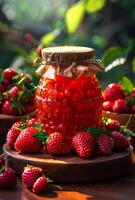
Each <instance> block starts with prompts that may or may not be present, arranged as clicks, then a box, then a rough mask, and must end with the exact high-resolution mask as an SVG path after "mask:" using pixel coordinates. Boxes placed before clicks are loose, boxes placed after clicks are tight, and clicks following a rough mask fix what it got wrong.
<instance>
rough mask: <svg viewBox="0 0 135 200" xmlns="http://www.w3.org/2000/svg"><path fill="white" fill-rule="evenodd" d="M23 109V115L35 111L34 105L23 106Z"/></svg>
mask: <svg viewBox="0 0 135 200" xmlns="http://www.w3.org/2000/svg"><path fill="white" fill-rule="evenodd" d="M24 109H25V114H29V113H31V112H33V111H35V109H36V108H35V105H34V104H25V105H24Z"/></svg>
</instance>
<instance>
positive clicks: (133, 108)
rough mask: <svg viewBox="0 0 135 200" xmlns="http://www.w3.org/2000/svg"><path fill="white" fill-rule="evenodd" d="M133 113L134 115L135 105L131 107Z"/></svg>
mask: <svg viewBox="0 0 135 200" xmlns="http://www.w3.org/2000/svg"><path fill="white" fill-rule="evenodd" d="M131 113H132V114H135V105H133V106H132V107H131Z"/></svg>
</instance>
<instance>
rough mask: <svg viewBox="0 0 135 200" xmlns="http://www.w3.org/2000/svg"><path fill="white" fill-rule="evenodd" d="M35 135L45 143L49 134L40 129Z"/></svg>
mask: <svg viewBox="0 0 135 200" xmlns="http://www.w3.org/2000/svg"><path fill="white" fill-rule="evenodd" d="M34 137H35V138H37V139H38V140H39V141H41V142H44V143H45V142H46V140H47V139H48V137H49V136H48V133H46V132H43V131H39V132H37V133H35V134H34Z"/></svg>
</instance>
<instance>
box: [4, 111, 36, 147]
mask: <svg viewBox="0 0 135 200" xmlns="http://www.w3.org/2000/svg"><path fill="white" fill-rule="evenodd" d="M28 116H30V117H34V116H35V112H32V113H29V114H28V115H23V116H12V115H4V114H0V146H2V145H3V144H4V143H5V141H6V135H7V132H8V130H9V129H10V128H11V126H12V125H13V124H14V123H15V122H17V121H19V120H20V119H22V118H27V117H28Z"/></svg>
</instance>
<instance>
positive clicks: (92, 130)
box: [87, 127, 111, 137]
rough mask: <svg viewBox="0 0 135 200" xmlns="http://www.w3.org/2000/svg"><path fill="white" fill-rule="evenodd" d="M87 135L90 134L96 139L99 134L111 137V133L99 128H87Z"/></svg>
mask: <svg viewBox="0 0 135 200" xmlns="http://www.w3.org/2000/svg"><path fill="white" fill-rule="evenodd" d="M87 131H88V132H89V133H91V134H92V135H93V136H94V137H98V136H99V135H101V134H108V135H111V131H110V130H108V129H106V128H100V127H89V128H88V129H87Z"/></svg>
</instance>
